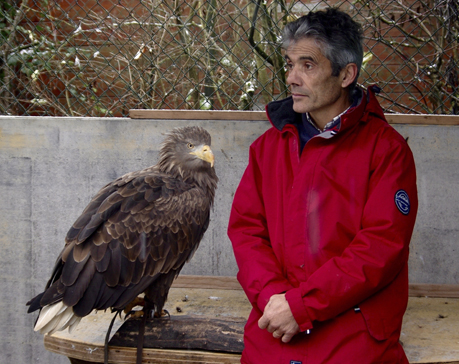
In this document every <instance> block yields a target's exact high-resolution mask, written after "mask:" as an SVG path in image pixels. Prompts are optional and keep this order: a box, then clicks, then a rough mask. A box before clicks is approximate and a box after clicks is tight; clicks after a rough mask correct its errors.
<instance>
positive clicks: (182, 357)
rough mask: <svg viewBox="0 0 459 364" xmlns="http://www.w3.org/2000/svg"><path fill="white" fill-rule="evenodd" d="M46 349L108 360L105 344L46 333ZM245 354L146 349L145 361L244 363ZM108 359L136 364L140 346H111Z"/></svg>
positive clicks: (85, 359)
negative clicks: (137, 348) (87, 342)
mask: <svg viewBox="0 0 459 364" xmlns="http://www.w3.org/2000/svg"><path fill="white" fill-rule="evenodd" d="M45 348H46V349H47V350H49V351H51V352H53V353H57V354H62V355H65V356H67V357H69V358H74V359H77V360H81V361H83V362H90V363H103V362H104V347H103V346H101V345H97V346H96V345H92V346H89V347H88V345H87V344H82V343H80V342H78V341H72V340H68V339H67V340H62V339H60V338H59V337H55V336H48V335H46V336H45ZM240 360H241V355H239V354H227V353H212V352H204V351H198V350H193V351H190V350H185V351H183V350H166V349H144V350H143V357H142V363H150V364H151V363H182V364H183V363H188V364H202V363H206V364H207V363H208V364H211V363H212V364H214V363H215V364H218V363H225V364H226V363H227V364H233V363H234V364H236V363H240ZM108 362H109V363H116V364H134V363H135V362H136V349H135V348H129V347H117V346H110V347H109V353H108Z"/></svg>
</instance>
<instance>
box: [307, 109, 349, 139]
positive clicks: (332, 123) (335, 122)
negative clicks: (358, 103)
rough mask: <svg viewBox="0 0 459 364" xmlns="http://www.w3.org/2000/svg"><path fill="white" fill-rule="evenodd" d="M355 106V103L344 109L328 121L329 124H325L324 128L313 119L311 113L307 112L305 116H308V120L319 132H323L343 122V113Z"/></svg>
mask: <svg viewBox="0 0 459 364" xmlns="http://www.w3.org/2000/svg"><path fill="white" fill-rule="evenodd" d="M352 106H354V105H351V106H349V107H348V108H347V109H346V110H344V111H343V112H342V113H341V114H339V115H337V116H335V117H334V118H333V119H332V121H330V122H329V123H327V125H325V127H324V128H323V129H320V128H319V127H318V126H317V125H316V123H315V122H314V120H312V118H311V116H310V115H309V113H306V114H305V116H306V120H307V121H308V122H309V123H310V124H311V125H312V126H313V127H314V128H316V129H317V130H318V131H319V133H323V132H324V131H327V130H329V129H331V128H334V127H335V126H338V125H339V123H340V122H341V115H344V114H345V113H347V112H348V111H349V109H350V108H351V107H352Z"/></svg>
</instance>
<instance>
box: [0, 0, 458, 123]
mask: <svg viewBox="0 0 459 364" xmlns="http://www.w3.org/2000/svg"><path fill="white" fill-rule="evenodd" d="M0 4H1V14H0V18H1V19H0V34H1V37H0V42H1V53H2V56H1V69H0V83H1V84H0V87H1V91H0V113H1V114H4V115H64V116H128V112H129V109H161V108H163V109H204V110H210V109H213V110H238V109H239V110H260V109H263V108H264V105H265V104H266V103H268V102H269V101H271V100H273V99H278V98H283V97H285V96H287V95H288V88H287V86H286V71H285V67H284V60H283V55H282V53H281V50H280V48H279V36H280V34H281V30H282V28H283V27H284V25H285V24H286V23H287V22H289V21H291V20H294V19H296V18H297V17H299V16H301V15H303V14H305V13H307V12H309V11H311V10H316V9H322V8H325V7H328V6H334V7H338V8H340V9H341V10H344V11H346V12H348V13H349V14H350V15H351V16H353V17H354V18H355V19H356V20H357V21H359V22H360V23H361V24H362V25H363V27H364V30H365V33H364V34H365V58H364V65H363V70H362V72H361V75H360V78H359V84H360V85H361V86H362V87H366V86H368V85H369V84H373V83H377V84H378V85H379V86H380V87H381V88H382V90H383V91H382V93H381V94H380V101H381V104H382V105H383V108H384V109H385V111H386V112H398V113H440V114H459V106H458V99H459V89H458V86H459V77H458V64H459V58H458V57H459V55H458V39H459V38H458V37H459V6H458V1H457V0H354V1H334V0H311V1H290V2H289V1H288V0H233V1H229V0H168V1H164V0H161V1H160V0H115V1H113V0H112V1H110V0H0Z"/></svg>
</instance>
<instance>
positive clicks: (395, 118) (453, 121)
mask: <svg viewBox="0 0 459 364" xmlns="http://www.w3.org/2000/svg"><path fill="white" fill-rule="evenodd" d="M385 116H386V119H387V122H388V123H389V124H413V125H459V115H425V114H417V115H414V114H385Z"/></svg>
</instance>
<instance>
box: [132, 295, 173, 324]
mask: <svg viewBox="0 0 459 364" xmlns="http://www.w3.org/2000/svg"><path fill="white" fill-rule="evenodd" d="M146 305H147V302H146V299H145V298H144V297H140V296H139V297H136V298H135V299H134V300H133V301H132V302H131V303H129V304H128V305H127V306H126V307H125V308H124V310H123V312H124V314H125V315H126V318H128V317H133V318H140V317H143V315H144V312H145V311H146V308H145V307H146ZM135 306H142V309H141V310H133V308H134V307H135ZM155 306H156V305H155V304H154V302H150V307H153V308H151V309H150V310H149V311H150V312H148V311H147V319H148V318H151V317H155V318H161V317H164V316H168V317H169V318H170V314H169V312H168V311H167V310H161V312H156V310H155V312H154V314H153V315H152V313H153V310H154V307H155Z"/></svg>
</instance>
